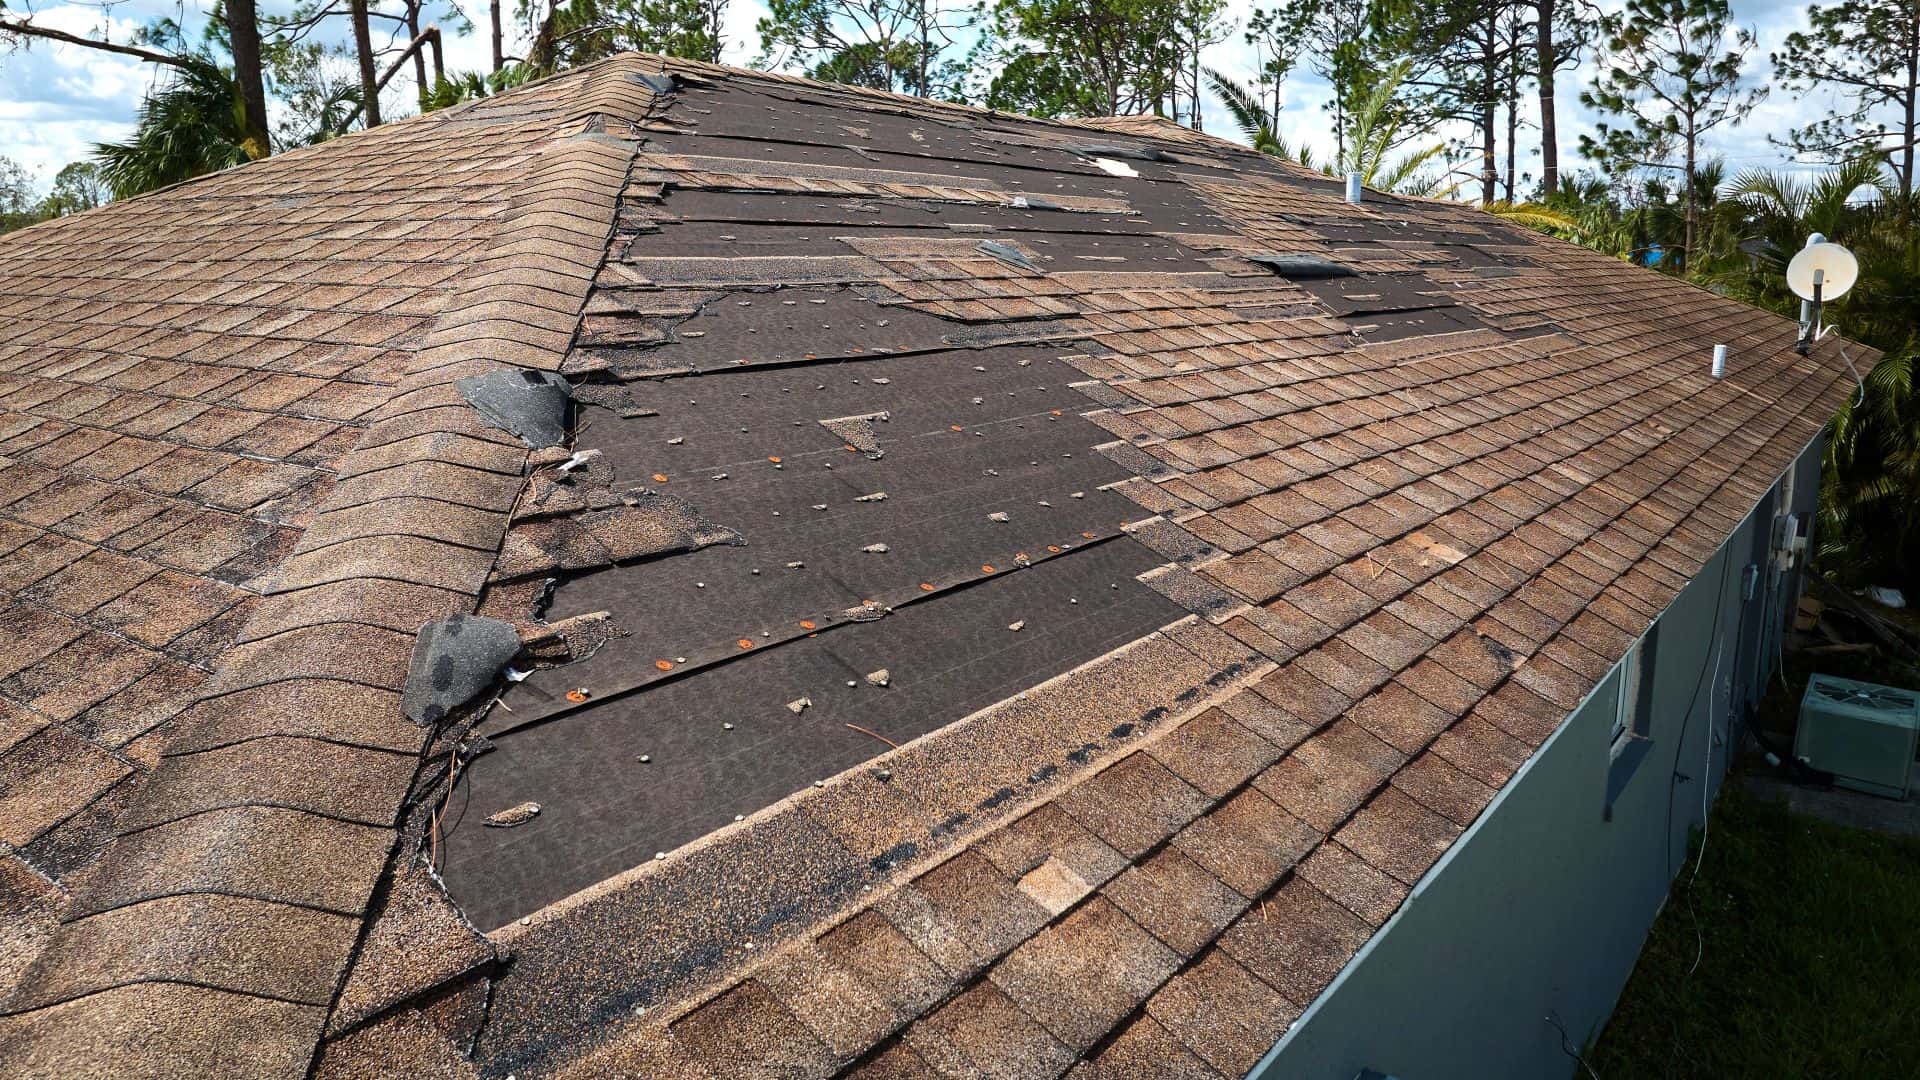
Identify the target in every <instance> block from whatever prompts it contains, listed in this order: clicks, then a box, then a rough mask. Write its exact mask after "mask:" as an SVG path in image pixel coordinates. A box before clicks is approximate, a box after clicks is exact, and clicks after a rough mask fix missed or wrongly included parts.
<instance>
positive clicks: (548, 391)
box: [457, 370, 573, 450]
mask: <svg viewBox="0 0 1920 1080" xmlns="http://www.w3.org/2000/svg"><path fill="white" fill-rule="evenodd" d="M457 385H458V386H459V388H460V395H461V396H462V397H464V398H466V399H467V402H468V403H469V404H471V405H472V406H473V407H474V408H475V409H477V410H478V411H479V412H480V415H481V416H484V417H485V418H486V421H487V423H488V424H489V425H491V426H493V427H496V428H500V429H501V430H503V431H511V432H513V433H514V434H515V435H517V436H519V438H520V440H521V441H522V442H525V443H526V444H527V445H528V446H530V447H532V448H534V449H536V450H538V449H541V448H543V447H548V446H558V445H559V444H560V443H561V441H562V440H564V439H565V438H566V437H567V425H568V420H569V416H568V414H569V412H570V409H571V405H572V402H573V390H572V387H570V386H569V385H568V384H567V381H566V380H565V379H563V378H561V377H560V376H558V375H554V374H552V373H550V372H545V371H528V370H519V371H514V370H499V371H492V372H488V373H487V374H485V375H469V376H467V377H466V378H464V379H461V380H460V381H459V383H458V384H457Z"/></svg>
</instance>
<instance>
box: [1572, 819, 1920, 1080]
mask: <svg viewBox="0 0 1920 1080" xmlns="http://www.w3.org/2000/svg"><path fill="white" fill-rule="evenodd" d="M1695 844H1696V847H1695V851H1696V852H1697V851H1698V847H1697V845H1698V840H1697V839H1696V841H1695ZM1692 872H1693V865H1692V863H1691V862H1690V863H1689V864H1688V865H1687V867H1686V868H1685V869H1683V870H1682V871H1681V872H1680V877H1679V879H1678V880H1677V881H1676V882H1675V883H1674V890H1673V895H1672V896H1671V897H1670V898H1669V900H1668V902H1667V906H1666V909H1665V910H1664V911H1663V912H1661V915H1660V918H1659V920H1658V921H1656V922H1655V923H1654V926H1653V933H1652V935H1651V936H1650V937H1649V938H1648V939H1647V946H1646V950H1645V952H1644V953H1642V954H1641V957H1640V962H1639V964H1638V965H1637V966H1636V967H1635V968H1634V972H1633V978H1632V980H1631V981H1630V982H1628V984H1627V988H1626V990H1625V992H1624V993H1623V994H1622V995H1621V998H1620V1005H1619V1008H1618V1009H1617V1010H1616V1011H1615V1013H1614V1016H1613V1019H1612V1020H1611V1021H1610V1022H1609V1023H1608V1025H1607V1027H1606V1029H1605V1030H1604V1031H1603V1032H1601V1035H1600V1039H1599V1043H1598V1044H1597V1045H1596V1046H1595V1047H1593V1048H1592V1049H1591V1050H1589V1051H1588V1053H1587V1055H1586V1058H1587V1061H1588V1063H1589V1064H1590V1065H1591V1066H1592V1068H1593V1070H1594V1072H1595V1073H1597V1074H1598V1075H1599V1076H1600V1077H1601V1078H1602V1080H1625V1078H1637V1077H1686V1078H1689V1080H1691V1078H1696V1077H1702V1078H1705V1077H1711V1078H1715V1080H1719V1078H1735V1077H1766V1078H1782V1080H1784V1078H1789V1077H1846V1078H1849V1080H1861V1078H1867V1077H1903V1078H1914V1077H1920V839H1914V838H1900V837H1892V836H1883V835H1879V834H1876V833H1869V832H1864V831H1859V830H1855V829H1847V828H1841V827H1838V826H1834V825H1828V824H1825V823H1823V822H1818V821H1814V820H1811V819H1808V818H1804V817H1800V816H1798V815H1794V814H1790V813H1788V812H1787V810H1786V809H1785V808H1784V807H1782V806H1779V805H1777V804H1774V803H1770V802H1765V801H1762V800H1759V799H1755V798H1753V797H1751V796H1749V795H1746V794H1745V793H1744V792H1742V791H1741V790H1740V788H1739V786H1738V784H1737V782H1736V783H1729V784H1728V785H1727V787H1726V789H1725V791H1724V793H1723V794H1722V796H1721V798H1720V801H1719V804H1718V805H1717V806H1716V807H1715V809H1714V811H1713V825H1712V830H1711V834H1710V839H1709V841H1708V844H1707V855H1706V861H1705V863H1704V864H1703V865H1702V867H1701V870H1700V877H1699V880H1698V881H1697V882H1695V883H1693V884H1692V885H1691V886H1689V884H1688V877H1689V875H1691V874H1692ZM1689 904H1691V909H1690V908H1689ZM1696 928H1697V930H1698V935H1699V936H1698V937H1696V935H1695V931H1696ZM1696 955H1698V956H1699V967H1698V968H1697V969H1695V970H1693V972H1692V974H1691V975H1689V974H1688V969H1689V968H1693V965H1694V960H1695V956H1696ZM1575 1075H1576V1076H1584V1075H1585V1074H1584V1073H1582V1072H1580V1070H1579V1069H1578V1067H1577V1066H1576V1068H1575Z"/></svg>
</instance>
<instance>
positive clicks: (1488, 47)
mask: <svg viewBox="0 0 1920 1080" xmlns="http://www.w3.org/2000/svg"><path fill="white" fill-rule="evenodd" d="M1498 17H1499V16H1498V13H1497V12H1488V14H1487V25H1486V28H1485V34H1484V35H1483V36H1482V37H1481V39H1480V100H1479V102H1477V106H1478V112H1479V116H1478V117H1476V118H1475V120H1474V123H1475V124H1476V125H1478V126H1479V128H1480V205H1482V206H1485V205H1487V204H1489V203H1491V202H1493V200H1494V196H1495V195H1496V194H1497V193H1496V192H1495V190H1494V185H1495V184H1497V183H1498V182H1499V180H1500V173H1499V169H1498V165H1497V159H1496V158H1495V157H1494V145H1493V133H1494V122H1495V110H1496V109H1498V108H1499V101H1500V90H1499V85H1500V83H1499V74H1500V73H1499V67H1500V62H1499V57H1498V49H1499V47H1500V27H1499V26H1498V24H1496V22H1495V21H1494V20H1495V19H1497V18H1498Z"/></svg>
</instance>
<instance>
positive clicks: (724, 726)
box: [720, 724, 733, 731]
mask: <svg viewBox="0 0 1920 1080" xmlns="http://www.w3.org/2000/svg"><path fill="white" fill-rule="evenodd" d="M720 730H721V731H732V730H733V725H732V724H721V725H720Z"/></svg>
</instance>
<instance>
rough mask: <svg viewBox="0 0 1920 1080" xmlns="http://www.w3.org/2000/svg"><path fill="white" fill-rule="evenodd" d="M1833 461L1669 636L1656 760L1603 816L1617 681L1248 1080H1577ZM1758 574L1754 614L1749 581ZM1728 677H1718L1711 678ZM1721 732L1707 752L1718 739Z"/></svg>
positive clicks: (1765, 509)
mask: <svg viewBox="0 0 1920 1080" xmlns="http://www.w3.org/2000/svg"><path fill="white" fill-rule="evenodd" d="M1820 456H1821V455H1820V445H1819V444H1818V443H1816V444H1815V445H1814V446H1812V447H1810V448H1808V450H1807V451H1806V452H1805V453H1803V454H1802V455H1801V458H1800V459H1799V461H1798V462H1797V463H1796V466H1795V468H1794V469H1793V470H1792V471H1791V473H1790V478H1791V479H1790V480H1783V482H1782V484H1781V485H1779V486H1776V488H1775V490H1774V493H1773V494H1772V495H1770V496H1769V497H1768V498H1766V499H1763V500H1762V501H1761V503H1760V505H1759V506H1757V507H1756V508H1755V509H1754V511H1753V513H1752V514H1751V515H1750V516H1749V517H1748V519H1747V520H1746V522H1745V523H1743V525H1742V526H1741V527H1740V529H1739V530H1738V531H1737V532H1736V533H1735V534H1734V535H1733V536H1732V537H1731V538H1730V539H1729V540H1728V541H1727V543H1726V544H1725V545H1724V546H1723V547H1722V548H1721V549H1720V551H1719V552H1718V553H1717V554H1716V556H1715V557H1714V559H1713V560H1712V561H1711V562H1709V563H1708V565H1707V566H1706V567H1705V568H1704V569H1703V570H1701V572H1700V573H1699V575H1697V576H1696V577H1695V578H1694V579H1693V581H1692V582H1691V583H1690V584H1689V585H1688V586H1687V588H1686V589H1685V590H1683V591H1682V592H1681V594H1680V595H1679V596H1678V597H1676V598H1675V599H1674V601H1673V603H1672V605H1671V606H1670V607H1669V608H1668V609H1667V611H1666V613H1665V614H1663V615H1662V616H1661V618H1660V619H1659V620H1658V623H1659V627H1660V629H1659V633H1658V636H1657V638H1656V640H1655V648H1656V650H1657V658H1656V660H1655V663H1654V665H1653V668H1654V670H1653V679H1654V694H1653V699H1652V717H1651V735H1650V739H1651V745H1650V746H1648V747H1647V748H1646V749H1647V752H1646V754H1645V755H1644V756H1643V757H1642V758H1641V760H1640V761H1639V762H1638V764H1637V766H1636V767H1635V768H1634V769H1633V770H1632V772H1631V774H1630V775H1629V776H1627V777H1626V779H1625V780H1624V782H1623V783H1622V784H1621V785H1620V786H1619V790H1618V792H1617V795H1616V798H1615V799H1614V801H1613V804H1612V807H1611V814H1609V813H1608V812H1607V809H1608V798H1607V796H1608V789H1609V785H1608V774H1609V768H1610V765H1611V763H1612V754H1611V753H1610V739H1609V736H1610V734H1611V731H1612V724H1613V718H1614V715H1615V710H1616V708H1617V706H1618V700H1619V694H1620V686H1621V673H1620V669H1619V668H1618V667H1616V668H1615V670H1614V671H1613V672H1612V673H1611V674H1610V675H1609V676H1608V677H1607V678H1606V679H1605V680H1603V681H1602V682H1601V683H1600V685H1599V686H1598V687H1596V688H1595V689H1594V691H1593V692H1592V694H1591V695H1589V697H1588V698H1587V700H1586V701H1585V702H1584V703H1583V704H1582V705H1581V706H1580V707H1579V708H1578V709H1577V710H1575V712H1574V713H1573V715H1572V716H1571V717H1569V719H1568V720H1567V722H1566V723H1565V724H1564V725H1563V726H1562V727H1561V729H1560V730H1559V731H1558V732H1557V733H1555V734H1554V735H1553V736H1552V737H1551V738H1550V739H1549V740H1548V741H1547V742H1546V743H1545V744H1543V745H1542V746H1541V748H1540V749H1539V750H1538V751H1537V752H1536V753H1535V755H1534V756H1533V758H1532V759H1530V760H1529V762H1528V763H1527V764H1526V765H1525V766H1524V767H1523V768H1522V769H1521V770H1520V771H1519V772H1518V773H1516V774H1515V776H1514V777H1513V779H1512V780H1511V781H1509V783H1508V785H1507V786H1506V788H1505V789H1504V790H1503V791H1502V793H1501V794H1500V796H1499V797H1498V798H1497V799H1496V800H1495V801H1494V803H1493V804H1492V805H1490V806H1489V807H1488V809H1487V811H1486V813H1484V814H1483V815H1482V816H1481V818H1480V820H1479V821H1477V822H1476V823H1475V824H1474V826H1473V827H1472V828H1471V829H1469V830H1468V832H1467V833H1465V834H1464V835H1463V836H1462V837H1461V838H1460V839H1459V840H1458V841H1457V842H1456V843H1455V844H1454V847H1453V848H1452V849H1451V850H1450V851H1449V852H1448V854H1447V855H1446V857H1444V858H1443V859H1442V860H1441V861H1440V862H1439V863H1438V864H1436V865H1435V866H1434V868H1433V869H1432V870H1430V871H1429V872H1428V874H1427V876H1426V877H1425V878H1424V879H1423V880H1422V881H1421V882H1420V884H1419V885H1418V886H1417V887H1416V888H1415V889H1414V890H1413V892H1412V894H1411V896H1410V897H1409V898H1408V900H1407V902H1406V903H1405V905H1404V906H1403V907H1402V908H1401V910H1400V911H1399V913H1397V914H1396V915H1395V916H1394V917H1393V918H1392V919H1391V920H1390V921H1389V922H1388V923H1387V924H1386V925H1385V926H1384V927H1382V928H1381V930H1380V932H1379V933H1378V934H1376V935H1375V937H1374V939H1373V940H1372V941H1371V942H1370V943H1369V944H1368V945H1367V946H1366V947H1365V948H1364V949H1362V951H1361V952H1360V953H1359V954H1358V955H1357V956H1356V957H1355V958H1354V960H1353V961H1352V962H1351V963H1350V964H1349V965H1348V967H1347V969H1346V970H1345V971H1344V972H1343V973H1342V974H1341V975H1340V977H1339V978H1338V979H1336V980H1335V981H1334V983H1333V984H1332V985H1330V986H1329V987H1328V988H1327V989H1326V991H1324V992H1323V993H1322V995H1321V996H1320V998H1319V999H1318V1000H1316V1001H1315V1002H1314V1003H1313V1004H1312V1005H1311V1006H1310V1007H1309V1008H1308V1010H1307V1011H1306V1013H1305V1014H1303V1015H1302V1017H1301V1018H1300V1020H1299V1021H1298V1022H1297V1023H1296V1024H1295V1025H1294V1027H1293V1028H1292V1029H1291V1030H1290V1031H1289V1032H1288V1033H1287V1035H1286V1036H1284V1037H1283V1038H1282V1039H1281V1041H1280V1042H1279V1044H1278V1045H1276V1046H1275V1047H1274V1049H1273V1050H1272V1051H1271V1052H1270V1053H1269V1054H1268V1055H1267V1057H1266V1059H1265V1060H1263V1061H1262V1062H1261V1064H1260V1065H1259V1066H1258V1067H1256V1068H1255V1069H1254V1071H1253V1073H1252V1074H1251V1075H1252V1076H1255V1077H1271V1078H1276V1080H1277V1078H1282V1077H1284V1078H1288V1080H1293V1078H1306V1080H1319V1078H1339V1080H1348V1078H1351V1077H1355V1076H1357V1075H1359V1074H1360V1073H1361V1071H1362V1070H1363V1069H1369V1068H1370V1069H1373V1070H1374V1071H1375V1072H1377V1073H1381V1074H1385V1075H1387V1076H1393V1077H1399V1078H1401V1080H1440V1078H1452V1077H1461V1078H1473V1080H1486V1078H1490V1077H1566V1076H1569V1075H1571V1074H1572V1073H1573V1071H1574V1070H1576V1069H1577V1068H1578V1066H1577V1065H1576V1064H1575V1062H1574V1061H1573V1059H1572V1058H1571V1057H1569V1056H1568V1055H1567V1053H1566V1052H1565V1051H1564V1050H1563V1049H1562V1043H1561V1034H1560V1031H1559V1030H1557V1029H1556V1028H1555V1027H1554V1025H1553V1023H1551V1022H1549V1020H1548V1019H1547V1018H1548V1017H1549V1016H1552V1017H1554V1019H1555V1020H1557V1021H1558V1022H1559V1024H1560V1025H1561V1026H1562V1027H1564V1028H1565V1030H1566V1033H1567V1036H1568V1039H1569V1041H1570V1043H1571V1044H1572V1046H1573V1047H1574V1048H1576V1049H1578V1048H1580V1047H1583V1046H1585V1045H1586V1044H1588V1043H1589V1042H1590V1041H1591V1040H1592V1038H1593V1037H1594V1036H1596V1035H1598V1033H1599V1032H1600V1029H1601V1028H1602V1027H1603V1026H1604V1025H1605V1023H1606V1020H1607V1017H1608V1016H1609V1015H1610V1014H1611V1012H1612V1010H1613V1006H1614V1003H1615V1002H1616V1001H1617V1000H1618V998H1619V995H1620V991H1621V989H1622V988H1623V987H1624V986H1625V985H1626V981H1627V978H1628V976H1629V975H1630V974H1631V973H1632V971H1633V966H1634V961H1635V960H1636V959H1637V957H1638V956H1639V952H1640V949H1641V946H1642V945H1643V943H1644V942H1645V940H1646V936H1647V931H1648V930H1649V928H1650V927H1651V926H1652V924H1653V920H1654V917H1655V916H1656V915H1657V914H1658V913H1659V911H1660V908H1661V906H1662V904H1664V903H1665V901H1666V898H1667V891H1668V888H1669V886H1670V884H1671V883H1672V881H1673V879H1674V876H1675V875H1676V873H1679V872H1683V868H1685V869H1690V864H1689V863H1688V862H1687V845H1688V834H1689V831H1690V830H1692V829H1695V828H1697V827H1698V826H1699V825H1700V823H1701V821H1702V816H1703V807H1702V798H1703V794H1702V789H1703V786H1704V787H1705V791H1706V795H1705V797H1706V799H1707V800H1708V801H1709V802H1710V801H1711V798H1712V796H1713V795H1714V794H1716V793H1717V792H1718V790H1719V784H1720V782H1721V780H1722V778H1723V777H1724V775H1725V771H1726V765H1727V759H1728V755H1727V748H1728V746H1729V745H1733V746H1738V744H1739V740H1740V739H1741V738H1742V734H1743V728H1742V723H1741V719H1740V718H1742V717H1744V715H1745V709H1744V706H1745V704H1746V703H1747V702H1748V701H1751V700H1754V699H1755V698H1756V697H1757V696H1758V695H1759V694H1760V693H1762V692H1763V690H1764V685H1765V681H1766V680H1767V679H1768V678H1770V677H1772V672H1773V670H1774V666H1775V657H1776V655H1777V649H1778V644H1777V643H1778V636H1777V634H1776V633H1774V632H1773V631H1774V628H1775V627H1777V626H1779V625H1780V624H1781V623H1782V622H1783V621H1784V620H1785V618H1786V615H1787V613H1788V612H1791V611H1792V610H1793V608H1794V606H1795V603H1796V600H1797V596H1798V588H1799V580H1798V573H1797V571H1794V570H1789V571H1786V572H1778V571H1776V570H1774V569H1773V568H1772V566H1771V564H1770V561H1769V549H1770V547H1771V538H1772V536H1773V531H1774V519H1775V516H1776V513H1777V512H1778V511H1779V510H1780V509H1781V507H1782V505H1783V504H1782V500H1783V498H1784V499H1785V500H1786V502H1785V506H1786V509H1787V510H1788V511H1789V512H1797V513H1806V512H1810V511H1811V510H1812V509H1813V505H1814V500H1815V496H1816V492H1817V488H1818V479H1819V462H1820ZM1750 565H1757V566H1758V567H1759V571H1758V576H1757V580H1756V581H1755V582H1754V585H1753V596H1752V597H1751V598H1748V597H1747V595H1746V593H1747V588H1748V584H1747V583H1748V575H1749V573H1750V572H1749V571H1748V569H1747V568H1748V567H1749V566H1750ZM1716 666H1717V667H1718V669H1719V671H1718V677H1717V679H1716V677H1715V673H1714V672H1715V667H1716ZM1709 721H1711V731H1712V735H1711V737H1709Z"/></svg>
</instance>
